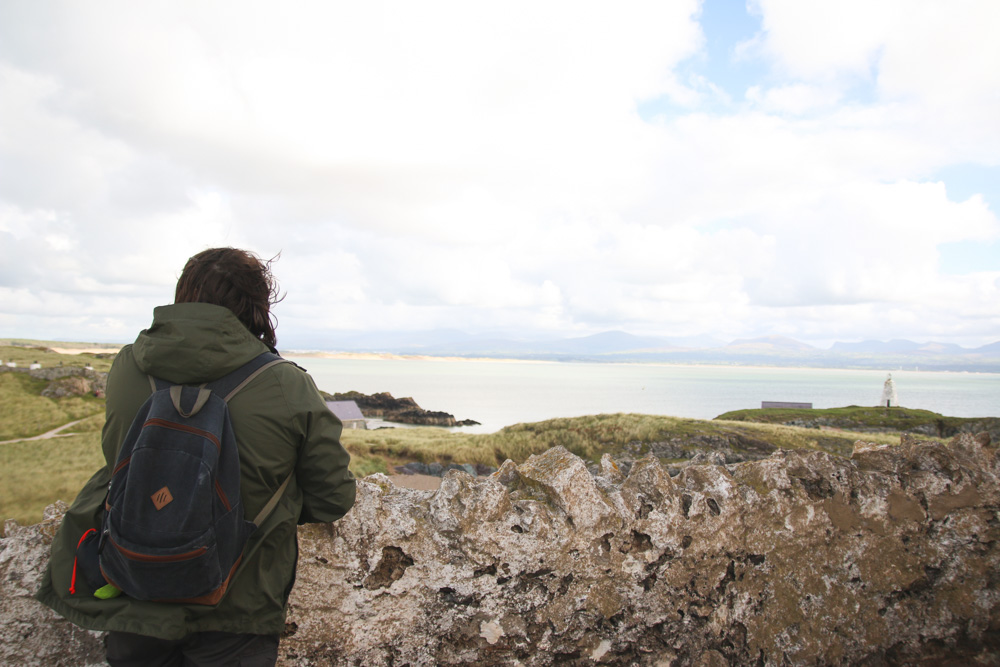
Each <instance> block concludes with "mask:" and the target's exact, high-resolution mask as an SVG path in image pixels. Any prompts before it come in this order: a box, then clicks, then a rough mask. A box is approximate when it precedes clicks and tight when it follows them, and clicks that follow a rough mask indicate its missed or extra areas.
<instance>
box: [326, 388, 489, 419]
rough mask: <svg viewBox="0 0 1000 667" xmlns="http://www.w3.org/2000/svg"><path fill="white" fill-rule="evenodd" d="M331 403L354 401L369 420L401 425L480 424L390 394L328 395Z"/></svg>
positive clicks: (353, 392) (357, 392) (353, 393)
mask: <svg viewBox="0 0 1000 667" xmlns="http://www.w3.org/2000/svg"><path fill="white" fill-rule="evenodd" d="M326 396H328V397H329V398H328V399H327V400H331V401H354V402H355V403H357V404H358V408H360V409H361V414H363V415H364V416H365V417H369V418H379V419H384V420H385V421H390V422H397V423H399V424H415V425H418V426H477V425H478V424H479V422H477V421H473V420H471V419H463V420H461V421H460V420H457V419H455V416H454V415H451V414H448V413H447V412H435V411H433V410H424V409H423V408H422V407H420V406H419V405H417V402H416V401H414V400H413V399H412V398H409V397H407V398H394V397H393V395H392V394H390V393H389V392H385V391H384V392H381V393H378V394H371V395H368V394H362V393H361V392H359V391H348V392H346V393H342V394H326Z"/></svg>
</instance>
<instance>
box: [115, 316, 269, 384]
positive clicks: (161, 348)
mask: <svg viewBox="0 0 1000 667" xmlns="http://www.w3.org/2000/svg"><path fill="white" fill-rule="evenodd" d="M267 350H268V348H267V346H266V345H264V343H262V342H261V341H260V340H258V339H256V338H254V336H253V334H251V333H250V331H249V329H247V328H246V327H245V326H243V323H242V322H240V321H239V320H238V319H237V318H236V316H235V315H233V313H232V311H230V310H229V309H228V308H223V307H222V306H216V305H212V304H209V303H175V304H173V305H170V306H159V307H157V308H155V309H154V310H153V324H152V325H151V326H150V327H149V328H148V329H144V330H143V331H142V332H140V333H139V337H138V338H137V339H136V341H135V343H134V344H133V346H132V353H133V354H134V356H135V360H136V363H137V364H138V366H139V369H140V370H142V372H144V373H147V374H149V375H153V376H155V377H158V378H161V379H163V380H167V381H168V382H173V383H177V384H197V383H201V382H211V381H212V380H216V379H218V378H220V377H222V376H223V375H226V374H227V373H230V372H232V371H234V370H236V369H237V368H239V367H240V366H242V365H243V364H245V363H246V362H248V361H250V360H251V359H253V358H254V357H256V356H257V355H259V354H260V353H261V352H266V351H267Z"/></svg>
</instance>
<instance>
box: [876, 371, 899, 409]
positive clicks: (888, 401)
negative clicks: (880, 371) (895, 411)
mask: <svg viewBox="0 0 1000 667" xmlns="http://www.w3.org/2000/svg"><path fill="white" fill-rule="evenodd" d="M879 405H881V406H884V407H887V408H891V407H892V406H894V405H895V406H897V407H898V406H899V397H897V396H896V383H895V382H893V381H892V373H889V375H888V377H886V379H885V384H884V385H882V401H881V402H880V403H879Z"/></svg>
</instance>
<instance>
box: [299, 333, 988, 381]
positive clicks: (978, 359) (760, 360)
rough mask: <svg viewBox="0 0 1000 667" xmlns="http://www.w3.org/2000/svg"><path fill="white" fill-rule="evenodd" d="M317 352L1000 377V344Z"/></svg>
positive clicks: (358, 339) (357, 343) (497, 346)
mask: <svg viewBox="0 0 1000 667" xmlns="http://www.w3.org/2000/svg"><path fill="white" fill-rule="evenodd" d="M296 347H297V348H299V349H301V348H303V347H308V348H311V349H318V350H327V351H330V350H336V351H343V352H375V353H390V354H402V355H427V356H449V357H470V358H472V357H493V358H500V359H534V360H546V361H608V362H660V363H688V364H733V365H766V366H817V367H830V368H877V369H886V370H894V369H898V368H905V369H911V370H912V369H920V370H949V371H979V372H993V373H996V372H1000V341H997V342H995V343H991V344H989V345H984V346H982V347H978V348H965V347H961V346H959V345H954V344H951V343H935V342H928V343H916V342H913V341H910V340H891V341H887V342H883V341H875V340H871V341H862V342H860V343H840V342H838V343H834V344H833V345H832V346H831V347H830V348H829V349H821V348H818V347H815V346H813V345H809V344H808V343H803V342H801V341H797V340H794V339H792V338H786V337H782V336H766V337H762V338H752V339H740V340H734V341H731V342H729V343H725V342H723V341H720V340H718V339H715V338H712V337H710V336H695V337H687V338H668V337H659V336H635V335H633V334H629V333H626V332H624V331H606V332H604V333H599V334H594V335H591V336H583V337H579V338H552V339H545V340H527V339H516V338H509V337H504V336H496V335H473V334H467V333H464V332H462V331H458V330H453V329H445V330H434V331H422V332H373V333H364V334H339V333H338V334H333V335H331V336H329V337H328V338H324V339H323V340H322V341H310V342H308V343H306V344H305V345H302V344H301V343H300V344H299V345H297V346H296Z"/></svg>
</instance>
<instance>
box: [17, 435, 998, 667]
mask: <svg viewBox="0 0 1000 667" xmlns="http://www.w3.org/2000/svg"><path fill="white" fill-rule="evenodd" d="M998 470H1000V466H998V461H997V451H996V449H995V448H993V447H991V446H990V445H989V440H988V438H986V437H980V438H978V439H977V438H973V437H972V436H968V435H963V436H960V437H958V438H956V439H955V440H954V441H952V442H951V443H950V444H949V445H943V444H940V443H924V442H916V441H914V440H904V442H903V444H901V445H899V446H885V445H874V444H866V443H860V442H859V443H857V445H856V446H855V449H854V453H853V456H852V457H851V458H850V459H844V458H839V457H836V456H832V455H829V454H825V453H821V452H804V451H794V452H792V451H778V452H776V453H774V454H773V455H771V456H770V457H769V458H766V459H763V460H760V461H751V462H744V463H739V464H734V465H728V466H723V465H690V466H688V467H686V468H684V469H683V470H682V471H681V472H680V473H679V474H677V475H676V476H674V477H671V476H670V475H669V474H668V473H667V471H666V470H665V469H664V468H663V467H661V465H660V464H659V462H658V461H657V460H656V459H653V458H647V459H643V460H640V461H638V462H636V463H635V464H634V465H633V466H632V468H631V470H630V472H629V474H628V476H627V477H623V476H622V475H621V473H620V471H619V470H618V468H617V467H616V466H615V464H614V463H613V462H612V460H611V459H610V458H609V457H605V458H604V460H603V461H602V466H601V472H600V473H599V474H598V475H596V476H595V475H592V474H591V473H590V472H588V471H587V468H586V466H585V465H584V463H583V461H581V460H580V459H578V458H576V457H575V456H573V455H572V454H570V453H569V452H567V451H565V450H563V449H560V448H556V449H552V450H549V451H548V452H546V453H545V454H542V455H540V456H534V457H532V458H531V459H529V460H528V461H526V462H525V463H523V464H521V465H519V466H518V465H514V464H513V463H510V462H508V463H506V464H505V465H504V466H503V467H501V469H500V470H499V471H497V473H495V474H494V475H492V476H491V477H489V478H479V479H477V478H473V477H471V476H469V475H467V474H465V473H461V472H457V471H456V472H451V473H449V474H448V475H447V476H446V477H445V478H444V480H443V483H442V486H441V488H440V489H439V490H438V491H436V492H430V491H426V492H425V491H414V490H408V489H400V488H396V487H394V486H393V485H392V484H391V482H390V481H389V480H388V478H386V477H384V476H381V475H375V476H372V477H369V478H367V479H366V480H364V481H361V482H360V483H359V485H358V502H357V505H356V506H355V508H354V509H353V510H352V511H351V512H350V513H349V514H348V515H347V516H346V517H345V518H344V519H343V520H341V521H340V522H337V523H336V524H333V525H312V526H306V527H303V528H302V529H300V532H299V541H300V553H301V555H300V563H299V576H298V580H297V582H296V586H295V590H294V591H293V594H292V599H291V608H290V613H289V617H288V623H287V630H286V636H285V637H284V639H283V641H282V647H281V652H282V657H281V660H280V663H279V664H283V665H329V664H335V665H340V664H344V665H348V664H349V665H403V664H408V665H438V664H441V665H447V664H482V665H512V664H521V665H551V664H580V665H585V664H595V663H599V664H614V665H633V664H640V665H726V664H747V665H753V664H760V665H786V664H788V665H812V664H845V665H846V664H852V665H853V664H871V665H879V664H890V665H892V664H915V663H926V664H940V663H942V662H946V663H950V664H998V663H1000V587H998V585H997V584H998V579H1000V550H998V548H997V538H998V536H1000V515H998V509H1000V504H998V502H1000V486H998V478H997V474H998ZM55 514H58V511H57V510H53V515H55ZM53 521H55V518H50V519H48V520H46V521H45V522H43V523H42V524H39V525H37V526H31V527H26V528H22V527H18V526H16V525H9V526H8V529H7V536H6V537H5V538H4V539H3V541H2V545H0V580H2V586H3V588H2V595H0V603H2V605H0V606H2V609H3V612H2V614H3V616H4V618H3V624H2V627H3V631H2V632H3V633H4V636H3V637H2V647H3V648H2V651H3V652H2V653H0V662H10V663H17V664H21V663H23V664H44V665H56V664H82V663H83V662H84V660H83V657H86V658H87V659H88V660H89V659H92V660H94V661H95V662H96V661H97V660H99V651H98V643H97V639H96V636H94V635H92V634H91V633H86V632H82V631H79V630H76V629H74V628H72V626H70V625H68V624H67V623H65V622H63V621H61V620H58V619H55V618H54V617H53V616H52V615H51V614H49V613H48V612H47V611H46V610H44V609H42V608H41V607H40V606H39V605H37V604H35V603H34V602H33V601H31V600H30V598H29V593H30V590H31V589H32V587H33V585H34V584H35V582H36V581H37V572H38V571H39V569H40V568H41V566H42V562H43V561H44V551H45V550H44V547H45V543H46V541H47V539H48V537H47V536H48V535H49V534H50V533H51V531H52V529H53V525H54V524H53Z"/></svg>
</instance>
